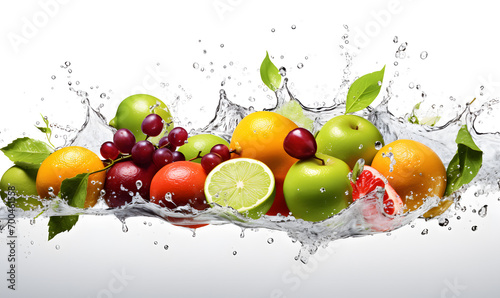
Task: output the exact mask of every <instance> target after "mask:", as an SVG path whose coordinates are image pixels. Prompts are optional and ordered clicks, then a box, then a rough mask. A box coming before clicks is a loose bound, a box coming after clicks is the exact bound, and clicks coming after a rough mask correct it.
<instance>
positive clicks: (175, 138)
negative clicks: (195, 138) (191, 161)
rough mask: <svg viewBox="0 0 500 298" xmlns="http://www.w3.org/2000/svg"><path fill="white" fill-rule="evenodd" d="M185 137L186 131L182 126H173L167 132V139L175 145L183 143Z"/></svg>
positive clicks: (186, 137) (186, 135) (185, 139)
mask: <svg viewBox="0 0 500 298" xmlns="http://www.w3.org/2000/svg"><path fill="white" fill-rule="evenodd" d="M187 139H188V132H187V131H186V130H185V129H184V128H182V127H174V128H172V130H171V131H170V133H169V134H168V141H169V142H170V143H172V144H173V145H175V146H177V147H179V146H182V145H184V144H185V143H186V141H187Z"/></svg>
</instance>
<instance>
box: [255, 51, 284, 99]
mask: <svg viewBox="0 0 500 298" xmlns="http://www.w3.org/2000/svg"><path fill="white" fill-rule="evenodd" d="M260 77H261V79H262V82H264V84H266V86H267V87H269V89H271V90H273V91H276V90H278V88H279V87H280V85H281V75H280V72H279V70H278V68H277V67H276V66H275V65H274V64H273V62H271V59H269V53H268V52H266V58H264V61H262V64H261V65H260Z"/></svg>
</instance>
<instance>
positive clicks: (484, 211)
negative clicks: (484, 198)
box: [477, 205, 488, 217]
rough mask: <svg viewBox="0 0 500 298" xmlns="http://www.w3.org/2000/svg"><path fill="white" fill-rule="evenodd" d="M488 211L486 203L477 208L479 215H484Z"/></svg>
mask: <svg viewBox="0 0 500 298" xmlns="http://www.w3.org/2000/svg"><path fill="white" fill-rule="evenodd" d="M487 213H488V205H484V206H483V207H481V209H479V211H478V212H477V214H478V215H479V216H481V217H485V216H486V214H487Z"/></svg>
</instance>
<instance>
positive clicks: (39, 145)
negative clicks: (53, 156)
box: [0, 137, 52, 169]
mask: <svg viewBox="0 0 500 298" xmlns="http://www.w3.org/2000/svg"><path fill="white" fill-rule="evenodd" d="M0 150H2V152H3V153H4V154H5V156H7V157H8V158H9V159H10V160H11V161H13V162H14V163H15V164H16V165H18V166H20V167H22V168H31V169H35V168H39V167H40V164H41V163H42V161H44V160H45V159H46V158H47V157H48V156H49V155H50V153H52V149H51V148H50V147H49V145H47V144H46V143H45V142H42V141H38V140H34V139H30V138H28V137H25V138H19V139H15V140H14V141H13V142H12V143H10V144H9V145H7V146H5V147H3V148H2V149H0Z"/></svg>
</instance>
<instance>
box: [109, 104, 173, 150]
mask: <svg viewBox="0 0 500 298" xmlns="http://www.w3.org/2000/svg"><path fill="white" fill-rule="evenodd" d="M149 114H157V115H158V116H160V117H161V118H162V119H163V121H164V122H165V123H166V124H168V125H165V127H164V128H163V131H162V132H161V133H160V135H158V136H156V137H153V138H149V139H148V140H149V141H151V142H153V143H154V144H158V142H159V141H160V139H161V137H163V135H164V134H165V133H167V134H168V132H169V131H170V130H172V128H173V127H174V126H173V124H172V115H171V114H170V111H169V110H168V107H167V106H166V105H165V103H163V102H162V101H161V100H159V99H158V98H156V97H154V96H152V95H148V94H136V95H132V96H129V97H127V98H125V99H124V100H123V101H122V102H121V103H120V105H119V106H118V109H117V110H116V116H115V117H114V118H113V119H111V121H110V122H109V125H111V126H113V127H114V128H116V129H120V128H127V129H129V130H130V131H131V132H132V133H133V134H134V136H135V139H136V140H137V141H141V140H144V139H146V135H145V134H144V133H142V130H141V124H142V121H143V120H144V118H146V116H147V115H149Z"/></svg>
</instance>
